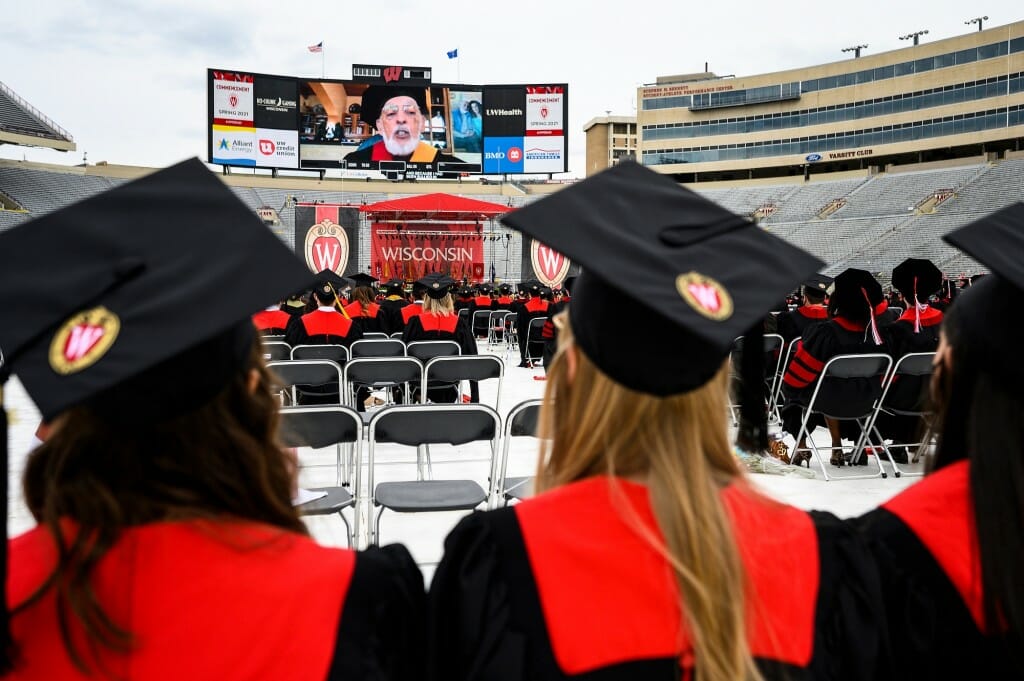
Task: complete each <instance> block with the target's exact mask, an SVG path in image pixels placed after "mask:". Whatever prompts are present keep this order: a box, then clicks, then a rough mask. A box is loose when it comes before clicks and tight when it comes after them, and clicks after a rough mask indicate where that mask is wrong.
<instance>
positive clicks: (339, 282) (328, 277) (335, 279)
mask: <svg viewBox="0 0 1024 681" xmlns="http://www.w3.org/2000/svg"><path fill="white" fill-rule="evenodd" d="M314 279H316V282H317V283H318V284H330V285H331V286H332V287H334V290H335V291H341V290H342V289H344V288H345V287H346V286H351V285H352V280H351V279H348V278H347V277H343V276H341V275H340V274H338V273H337V272H335V271H334V270H320V271H319V272H317V273H316V275H315V276H314Z"/></svg>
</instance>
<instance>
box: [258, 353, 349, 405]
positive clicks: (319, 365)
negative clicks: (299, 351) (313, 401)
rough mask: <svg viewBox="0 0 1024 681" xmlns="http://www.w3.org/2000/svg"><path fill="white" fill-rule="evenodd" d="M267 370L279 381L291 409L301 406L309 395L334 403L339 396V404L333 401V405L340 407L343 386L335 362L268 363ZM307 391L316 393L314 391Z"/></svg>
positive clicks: (293, 361) (338, 367)
mask: <svg viewBox="0 0 1024 681" xmlns="http://www.w3.org/2000/svg"><path fill="white" fill-rule="evenodd" d="M267 368H268V369H270V370H271V371H272V372H273V373H274V375H275V376H276V377H277V380H278V387H279V388H281V389H282V393H283V394H282V397H283V396H284V395H285V394H286V395H287V396H288V397H289V400H288V402H289V404H291V405H295V404H298V401H299V396H300V395H306V394H309V395H316V396H317V397H320V398H325V399H331V398H332V397H333V395H335V394H337V396H338V397H337V400H336V401H335V400H333V399H331V402H332V403H336V404H341V396H342V388H343V386H344V382H343V377H342V373H341V367H340V366H338V364H337V363H336V362H332V361H331V360H328V359H288V360H282V361H278V362H268V363H267ZM308 388H317V390H316V391H311V390H308ZM284 391H287V392H284ZM282 402H283V400H282Z"/></svg>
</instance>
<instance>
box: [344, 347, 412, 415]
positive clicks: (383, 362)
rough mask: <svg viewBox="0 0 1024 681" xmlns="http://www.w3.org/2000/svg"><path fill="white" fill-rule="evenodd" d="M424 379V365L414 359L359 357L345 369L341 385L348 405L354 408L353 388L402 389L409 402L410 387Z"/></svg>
mask: <svg viewBox="0 0 1024 681" xmlns="http://www.w3.org/2000/svg"><path fill="white" fill-rule="evenodd" d="M422 379H423V365H422V364H421V363H420V361H419V360H418V359H416V358H415V357H358V358H355V359H351V360H349V362H348V363H347V364H346V365H345V369H344V385H345V390H346V393H345V395H346V399H347V401H348V402H349V403H350V404H352V405H354V404H355V388H357V387H359V386H365V387H367V388H369V389H370V390H385V392H386V393H390V390H388V389H389V388H398V387H400V388H402V390H403V394H404V399H405V401H406V402H408V401H409V384H417V383H419V382H420V381H421V380H422Z"/></svg>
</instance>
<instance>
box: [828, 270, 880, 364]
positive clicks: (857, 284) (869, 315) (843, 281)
mask: <svg viewBox="0 0 1024 681" xmlns="http://www.w3.org/2000/svg"><path fill="white" fill-rule="evenodd" d="M883 300H885V294H884V293H883V292H882V285H881V284H879V283H878V280H877V279H875V277H874V275H872V274H871V273H870V272H868V271H867V270H860V269H856V268H853V267H851V268H849V269H846V270H843V271H842V272H840V273H839V274H838V275H837V276H836V278H835V279H834V280H833V282H832V294H831V295H830V296H829V299H828V306H829V310H830V311H831V312H832V313H833V314H838V315H842V316H843V317H846V318H848V319H850V320H852V321H855V322H865V323H867V324H868V325H869V327H870V330H871V338H872V340H873V341H874V343H875V345H881V344H882V336H881V334H880V333H879V331H878V324H877V322H876V321H875V308H876V307H878V306H879V305H880V304H881V303H882V301H883Z"/></svg>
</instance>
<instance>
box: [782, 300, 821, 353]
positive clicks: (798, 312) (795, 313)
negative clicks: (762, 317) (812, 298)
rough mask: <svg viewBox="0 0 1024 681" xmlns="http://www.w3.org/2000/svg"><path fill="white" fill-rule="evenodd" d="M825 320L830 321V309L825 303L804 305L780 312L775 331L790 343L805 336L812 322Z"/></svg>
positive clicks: (816, 322)
mask: <svg viewBox="0 0 1024 681" xmlns="http://www.w3.org/2000/svg"><path fill="white" fill-rule="evenodd" d="M824 321H828V310H826V309H825V306H824V305H802V306H800V307H798V308H796V309H795V310H788V311H786V312H780V313H779V315H778V316H777V317H776V318H775V331H776V333H778V334H779V335H780V336H782V338H783V340H785V341H786V343H787V344H788V343H789V342H790V341H792V340H793V339H794V338H797V337H799V336H803V335H804V334H805V333H806V332H807V328H808V327H809V326H811V325H812V324H818V323H821V322H824Z"/></svg>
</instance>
